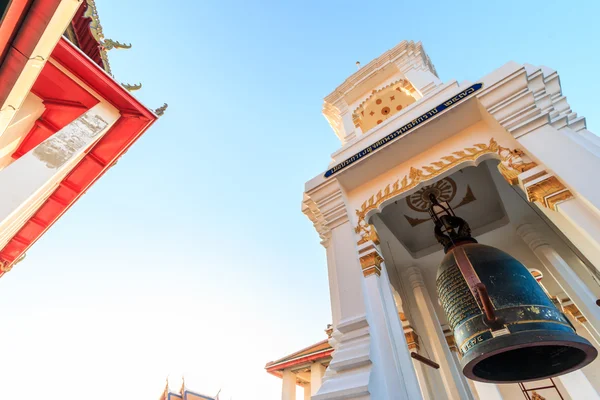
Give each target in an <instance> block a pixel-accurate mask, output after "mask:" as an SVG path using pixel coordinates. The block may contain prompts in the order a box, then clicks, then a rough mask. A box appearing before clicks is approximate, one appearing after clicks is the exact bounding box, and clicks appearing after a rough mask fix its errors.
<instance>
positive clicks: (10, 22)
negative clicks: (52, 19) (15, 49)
mask: <svg viewBox="0 0 600 400" xmlns="http://www.w3.org/2000/svg"><path fill="white" fill-rule="evenodd" d="M30 2H31V0H12V1H11V2H10V4H9V5H8V9H7V10H6V13H5V14H4V18H3V19H2V20H1V21H0V60H2V59H3V58H4V52H5V50H6V48H7V47H8V46H9V45H10V43H11V42H12V39H13V37H14V35H15V33H16V32H17V30H18V28H19V26H20V24H21V21H22V20H23V18H24V17H25V15H26V13H27V7H28V6H29V3H30Z"/></svg>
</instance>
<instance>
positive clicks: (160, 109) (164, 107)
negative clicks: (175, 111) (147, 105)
mask: <svg viewBox="0 0 600 400" xmlns="http://www.w3.org/2000/svg"><path fill="white" fill-rule="evenodd" d="M168 107H169V105H168V104H167V103H165V104H163V105H162V107H158V108H157V109H156V110H154V114H156V115H158V116H159V117H162V116H163V115H164V114H165V111H167V108H168Z"/></svg>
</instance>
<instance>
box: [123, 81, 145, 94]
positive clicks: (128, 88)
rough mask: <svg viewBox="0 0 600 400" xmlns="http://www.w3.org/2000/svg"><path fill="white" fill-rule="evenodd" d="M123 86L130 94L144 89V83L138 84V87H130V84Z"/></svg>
mask: <svg viewBox="0 0 600 400" xmlns="http://www.w3.org/2000/svg"><path fill="white" fill-rule="evenodd" d="M121 86H123V87H124V88H125V89H127V90H128V91H130V92H135V91H136V90H140V89H141V88H142V83H141V82H140V83H138V84H137V85H135V84H134V85H130V84H128V83H121Z"/></svg>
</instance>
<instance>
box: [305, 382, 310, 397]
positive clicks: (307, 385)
mask: <svg viewBox="0 0 600 400" xmlns="http://www.w3.org/2000/svg"><path fill="white" fill-rule="evenodd" d="M311 386H312V384H311V382H309V383H307V384H306V385H304V400H310V397H311V395H312V393H311Z"/></svg>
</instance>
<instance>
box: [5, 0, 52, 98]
mask: <svg viewBox="0 0 600 400" xmlns="http://www.w3.org/2000/svg"><path fill="white" fill-rule="evenodd" d="M60 2H61V0H13V1H12V2H11V4H10V5H9V9H8V10H7V12H6V15H5V17H4V20H3V21H2V23H1V24H0V62H1V65H0V82H1V83H2V84H1V85H0V105H2V104H4V102H5V100H6V98H7V96H8V94H9V93H10V91H11V90H12V88H13V86H14V85H15V83H16V81H17V79H18V78H19V75H20V74H21V72H22V71H23V68H24V67H25V64H26V63H27V61H28V60H29V58H30V57H31V55H32V53H33V50H34V49H35V46H36V45H37V43H38V42H39V40H40V38H41V37H42V34H43V33H44V31H45V29H46V27H47V26H48V23H49V22H50V19H51V18H52V16H53V15H54V13H55V11H56V8H57V7H58V5H59V4H60Z"/></svg>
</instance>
